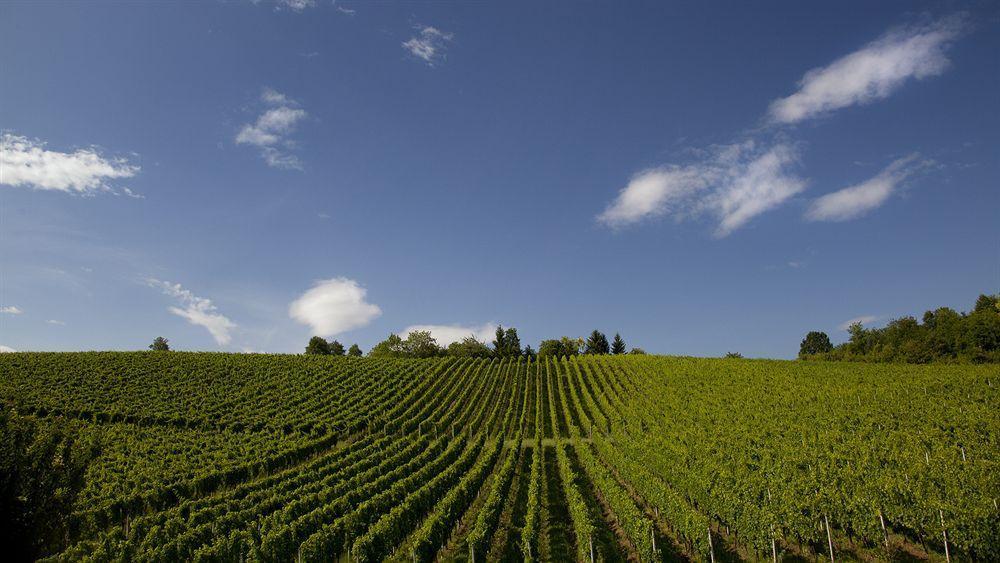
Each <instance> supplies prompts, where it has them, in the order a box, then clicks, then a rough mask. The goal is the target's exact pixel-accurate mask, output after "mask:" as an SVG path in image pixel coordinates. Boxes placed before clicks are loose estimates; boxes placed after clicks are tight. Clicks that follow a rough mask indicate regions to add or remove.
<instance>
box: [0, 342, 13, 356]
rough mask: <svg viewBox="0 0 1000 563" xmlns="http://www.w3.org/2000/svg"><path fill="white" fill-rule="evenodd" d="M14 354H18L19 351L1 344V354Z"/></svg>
mask: <svg viewBox="0 0 1000 563" xmlns="http://www.w3.org/2000/svg"><path fill="white" fill-rule="evenodd" d="M12 352H17V350H15V349H13V348H11V347H10V346H4V345H3V344H0V354H9V353H12Z"/></svg>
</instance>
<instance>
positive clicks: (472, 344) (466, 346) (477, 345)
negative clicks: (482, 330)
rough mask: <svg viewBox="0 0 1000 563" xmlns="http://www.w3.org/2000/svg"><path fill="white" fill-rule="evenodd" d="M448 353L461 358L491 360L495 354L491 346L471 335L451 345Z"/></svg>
mask: <svg viewBox="0 0 1000 563" xmlns="http://www.w3.org/2000/svg"><path fill="white" fill-rule="evenodd" d="M447 353H448V355H449V356H457V357H460V358H489V357H490V356H491V355H492V354H493V352H492V350H490V347H489V346H487V345H486V344H485V343H483V342H480V341H479V340H478V339H476V337H475V336H471V335H470V336H466V337H465V338H463V339H462V340H459V341H457V342H452V343H451V344H449V345H448V352H447Z"/></svg>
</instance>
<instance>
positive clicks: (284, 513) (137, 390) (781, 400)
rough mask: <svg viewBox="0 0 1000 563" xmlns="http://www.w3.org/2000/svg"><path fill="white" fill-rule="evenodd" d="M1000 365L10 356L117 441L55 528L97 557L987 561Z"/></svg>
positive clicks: (44, 395) (3, 379)
mask: <svg viewBox="0 0 1000 563" xmlns="http://www.w3.org/2000/svg"><path fill="white" fill-rule="evenodd" d="M998 379H1000V378H998V377H997V375H996V370H995V366H992V367H991V366H901V365H867V364H854V363H830V362H820V361H816V362H786V361H769V360H739V359H733V360H726V359H721V360H716V359H695V358H675V357H659V356H615V357H612V356H600V357H587V356H581V357H577V358H574V359H570V360H566V359H564V360H561V361H553V360H546V359H542V361H541V362H534V363H532V362H527V361H525V360H523V359H513V360H504V361H500V360H476V359H456V358H434V359H427V360H402V359H368V358H364V359H363V358H344V357H329V356H325V357H308V356H274V355H236V354H215V353H211V354H208V353H205V354H201V353H178V352H169V353H167V352H164V353H152V352H149V353H65V354H64V353H13V354H2V355H0V400H2V402H3V405H4V411H5V412H7V413H8V414H11V415H15V416H21V417H24V418H25V419H30V420H32V421H33V422H34V423H37V424H38V425H39V426H40V427H42V428H44V427H46V425H54V424H63V425H68V426H69V427H71V428H72V430H73V432H76V433H78V436H81V437H87V438H88V439H92V440H94V442H96V443H98V444H100V453H99V455H97V456H96V457H95V458H94V460H93V461H92V462H91V463H90V465H89V466H88V467H87V469H86V475H85V479H84V482H83V485H82V488H81V490H80V491H79V494H78V496H77V497H76V499H75V508H74V510H73V511H72V514H71V515H70V516H69V517H68V518H67V521H66V523H65V524H66V529H65V530H64V533H63V534H62V535H61V536H60V538H61V539H60V541H58V542H55V543H54V544H51V545H47V546H45V550H47V552H48V554H49V555H53V554H56V553H58V557H57V558H58V559H61V560H81V559H90V560H98V561H100V560H111V559H114V560H119V559H124V560H142V561H173V560H191V559H194V560H200V561H208V560H212V561H244V560H247V559H261V560H267V561H290V560H294V559H301V560H303V561H328V560H331V559H333V558H336V557H338V556H340V555H344V554H348V553H349V554H350V555H351V556H352V557H353V558H354V559H355V560H358V561H377V560H382V559H386V558H393V559H399V560H404V559H405V560H421V561H430V560H433V559H435V558H441V559H447V560H454V559H475V560H518V559H529V558H530V559H540V560H569V559H578V560H587V561H589V560H590V559H591V558H592V557H593V558H595V559H603V560H633V561H634V560H642V561H648V560H676V559H694V560H705V559H711V558H713V557H714V558H721V559H724V558H736V559H757V558H767V559H770V558H771V557H772V555H774V556H777V557H782V558H795V557H809V558H812V557H813V554H817V555H818V556H819V557H828V554H829V550H830V549H831V547H832V549H833V551H834V553H835V555H836V556H837V558H838V559H840V558H853V557H858V558H869V557H886V556H889V555H892V554H896V555H899V554H906V555H908V556H910V557H917V558H928V557H929V558H931V559H939V558H943V557H944V554H945V553H946V547H947V553H948V555H949V556H951V557H955V556H958V557H962V558H969V557H976V558H979V559H994V560H995V559H997V558H1000V511H998V509H997V491H1000V453H998V452H1000V450H998V446H1000V417H998V416H997V415H996V413H997V412H1000V391H998V389H997V387H998V385H1000V382H998ZM883 523H884V525H885V528H883V526H882V524H883ZM945 535H946V536H947V545H946V544H945V540H944V538H945Z"/></svg>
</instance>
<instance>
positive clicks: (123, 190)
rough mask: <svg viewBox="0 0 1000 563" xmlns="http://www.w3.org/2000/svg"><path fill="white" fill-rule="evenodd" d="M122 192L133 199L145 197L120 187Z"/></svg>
mask: <svg viewBox="0 0 1000 563" xmlns="http://www.w3.org/2000/svg"><path fill="white" fill-rule="evenodd" d="M122 192H123V193H124V194H125V195H127V196H128V197H130V198H133V199H146V196H144V195H142V194H138V193H135V192H133V191H132V190H130V189H128V188H122Z"/></svg>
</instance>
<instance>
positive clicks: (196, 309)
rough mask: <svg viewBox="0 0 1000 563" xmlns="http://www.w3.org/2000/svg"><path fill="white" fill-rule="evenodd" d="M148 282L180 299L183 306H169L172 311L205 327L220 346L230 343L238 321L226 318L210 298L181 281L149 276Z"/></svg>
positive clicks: (190, 321)
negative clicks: (192, 291) (231, 334)
mask: <svg viewBox="0 0 1000 563" xmlns="http://www.w3.org/2000/svg"><path fill="white" fill-rule="evenodd" d="M146 283H147V284H148V285H149V286H150V287H154V288H157V289H160V290H162V291H163V293H164V294H166V295H169V296H170V297H173V298H175V299H177V300H178V301H180V304H181V305H182V306H181V307H173V306H172V307H168V308H167V310H168V311H170V312H171V313H173V314H175V315H177V316H179V317H182V318H184V319H187V321H188V322H189V323H191V324H193V325H198V326H201V327H205V328H206V329H207V330H208V332H209V333H210V334H211V335H212V338H214V339H215V342H216V343H217V344H219V345H220V346H225V345H227V344H229V342H230V341H231V340H232V337H231V336H230V334H229V332H230V331H231V330H232V329H234V328H236V326H237V325H236V323H234V322H233V321H231V320H229V319H228V318H226V317H225V316H224V315H222V314H221V313H219V312H218V309H217V308H216V307H215V305H213V304H212V301H211V300H210V299H205V298H202V297H198V296H196V295H195V294H193V293H191V292H190V291H189V290H187V289H184V288H183V287H181V284H179V283H170V282H167V281H161V280H158V279H153V278H149V279H148V280H146Z"/></svg>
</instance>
